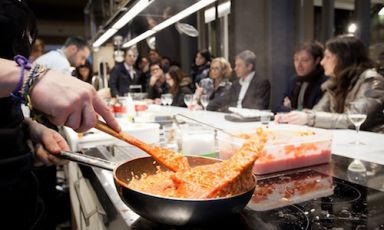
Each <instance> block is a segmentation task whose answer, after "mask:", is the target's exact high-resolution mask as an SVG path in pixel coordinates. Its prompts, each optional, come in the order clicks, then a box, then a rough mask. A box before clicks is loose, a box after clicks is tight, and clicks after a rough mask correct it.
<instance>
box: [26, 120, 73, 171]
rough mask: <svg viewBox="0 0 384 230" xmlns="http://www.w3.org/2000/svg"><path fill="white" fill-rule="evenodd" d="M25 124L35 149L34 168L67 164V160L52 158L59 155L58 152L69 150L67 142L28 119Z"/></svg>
mask: <svg viewBox="0 0 384 230" xmlns="http://www.w3.org/2000/svg"><path fill="white" fill-rule="evenodd" d="M25 122H26V123H27V124H28V128H29V134H30V137H31V140H32V142H33V143H34V147H35V157H36V162H35V163H34V165H35V166H40V165H42V164H44V165H47V166H51V165H63V164H67V163H68V161H67V160H63V159H60V158H57V157H55V156H54V155H55V154H58V153H60V151H68V150H69V146H68V144H67V142H66V141H65V140H64V138H63V137H62V136H61V135H60V134H59V133H57V132H56V131H54V130H53V129H50V128H47V127H45V126H44V125H41V124H39V123H37V122H35V121H32V120H31V119H29V118H26V119H25Z"/></svg>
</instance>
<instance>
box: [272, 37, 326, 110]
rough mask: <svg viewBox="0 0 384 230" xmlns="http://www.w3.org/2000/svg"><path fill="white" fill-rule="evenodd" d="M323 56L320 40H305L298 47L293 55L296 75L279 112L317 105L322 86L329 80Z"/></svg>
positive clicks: (321, 94)
mask: <svg viewBox="0 0 384 230" xmlns="http://www.w3.org/2000/svg"><path fill="white" fill-rule="evenodd" d="M322 58H323V46H322V45H321V44H320V43H319V42H316V41H314V42H305V43H303V44H301V45H300V46H299V47H298V48H297V49H296V51H295V54H294V56H293V64H294V66H295V71H296V76H294V78H293V79H292V80H291V81H290V83H289V85H288V89H287V91H286V92H285V93H284V99H283V100H282V104H281V105H280V106H279V107H278V108H277V109H276V111H277V112H289V111H291V110H302V109H312V108H313V106H314V105H316V103H317V102H318V101H319V100H320V98H321V97H322V96H323V91H322V90H321V88H320V86H321V84H323V83H324V82H325V81H326V80H327V77H326V76H325V75H324V70H323V67H322V66H321V65H320V61H321V59H322Z"/></svg>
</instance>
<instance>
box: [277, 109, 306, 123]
mask: <svg viewBox="0 0 384 230" xmlns="http://www.w3.org/2000/svg"><path fill="white" fill-rule="evenodd" d="M275 121H276V122H277V123H287V124H295V125H306V124H307V121H308V114H307V113H305V112H300V111H292V112H289V113H279V114H277V115H276V116H275Z"/></svg>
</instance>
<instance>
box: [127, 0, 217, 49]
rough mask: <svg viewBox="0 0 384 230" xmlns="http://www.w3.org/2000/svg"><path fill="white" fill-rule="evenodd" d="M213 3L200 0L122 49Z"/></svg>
mask: <svg viewBox="0 0 384 230" xmlns="http://www.w3.org/2000/svg"><path fill="white" fill-rule="evenodd" d="M215 1H216V0H200V1H199V2H197V3H195V4H193V5H192V6H190V7H188V8H187V9H185V10H183V11H181V12H179V13H178V14H176V15H174V16H172V17H170V18H168V19H167V20H165V21H163V22H162V23H160V24H158V25H157V26H155V27H153V28H152V29H151V30H147V31H146V32H144V33H142V34H140V35H139V36H137V37H135V38H134V39H132V40H130V41H128V42H126V43H125V44H124V45H123V48H128V47H130V46H133V45H134V44H136V43H138V42H140V41H141V40H144V39H146V38H148V37H150V36H152V35H153V34H155V33H156V32H159V31H160V30H162V29H164V28H166V27H168V26H170V25H172V24H174V23H176V22H178V21H180V20H181V19H183V18H185V17H187V16H189V15H191V14H193V13H195V12H196V11H198V10H200V9H202V8H204V7H206V6H208V5H209V4H211V3H213V2H215Z"/></svg>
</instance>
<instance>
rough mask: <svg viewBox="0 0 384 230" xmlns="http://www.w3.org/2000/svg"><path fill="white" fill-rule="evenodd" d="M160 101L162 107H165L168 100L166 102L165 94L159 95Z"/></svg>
mask: <svg viewBox="0 0 384 230" xmlns="http://www.w3.org/2000/svg"><path fill="white" fill-rule="evenodd" d="M160 100H161V104H162V105H165V106H166V105H167V103H168V100H167V96H166V95H165V94H162V95H161V97H160Z"/></svg>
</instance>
